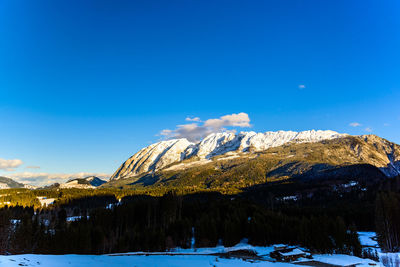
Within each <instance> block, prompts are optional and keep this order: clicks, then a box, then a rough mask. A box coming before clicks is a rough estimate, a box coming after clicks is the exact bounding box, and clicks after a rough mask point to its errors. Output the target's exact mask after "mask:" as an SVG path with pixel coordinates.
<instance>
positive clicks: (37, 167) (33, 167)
mask: <svg viewBox="0 0 400 267" xmlns="http://www.w3.org/2000/svg"><path fill="white" fill-rule="evenodd" d="M25 169H35V170H37V169H40V166H26V167H25Z"/></svg>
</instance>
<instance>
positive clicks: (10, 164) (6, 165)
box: [0, 158, 23, 171]
mask: <svg viewBox="0 0 400 267" xmlns="http://www.w3.org/2000/svg"><path fill="white" fill-rule="evenodd" d="M22 164H23V162H22V160H20V159H1V158H0V170H5V171H13V170H14V168H18V167H19V166H21V165H22Z"/></svg>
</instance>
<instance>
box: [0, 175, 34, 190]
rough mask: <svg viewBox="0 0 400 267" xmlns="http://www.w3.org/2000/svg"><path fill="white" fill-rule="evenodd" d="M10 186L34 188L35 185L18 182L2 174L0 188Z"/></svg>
mask: <svg viewBox="0 0 400 267" xmlns="http://www.w3.org/2000/svg"><path fill="white" fill-rule="evenodd" d="M9 188H28V189H33V188H35V187H34V186H31V185H26V184H22V183H18V182H16V181H14V180H13V179H11V178H7V177H2V176H0V189H9Z"/></svg>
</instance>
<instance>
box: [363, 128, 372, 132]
mask: <svg viewBox="0 0 400 267" xmlns="http://www.w3.org/2000/svg"><path fill="white" fill-rule="evenodd" d="M364 130H365V131H366V132H369V133H371V132H372V131H373V129H372V128H371V127H367V128H365V129H364Z"/></svg>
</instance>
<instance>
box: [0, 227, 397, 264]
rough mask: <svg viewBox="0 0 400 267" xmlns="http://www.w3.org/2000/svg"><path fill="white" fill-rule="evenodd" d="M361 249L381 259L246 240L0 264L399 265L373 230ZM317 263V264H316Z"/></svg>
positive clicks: (15, 258) (363, 235)
mask: <svg viewBox="0 0 400 267" xmlns="http://www.w3.org/2000/svg"><path fill="white" fill-rule="evenodd" d="M359 238H360V242H361V244H362V245H363V247H364V249H373V250H374V251H375V250H376V251H377V254H378V256H379V260H380V262H375V261H373V260H370V259H361V258H358V257H354V256H349V255H341V254H333V255H328V254H314V255H313V259H312V260H310V259H302V258H300V259H299V260H298V261H296V262H292V263H282V262H274V260H273V259H272V258H270V256H269V254H270V252H272V251H273V250H274V248H273V246H268V247H255V246H251V245H248V244H246V243H240V244H237V245H236V246H234V247H223V246H218V247H212V248H199V249H179V248H178V249H175V250H173V251H169V252H152V253H148V252H132V253H119V254H109V255H37V254H23V255H9V256H2V255H0V266H1V267H14V266H15V267H19V266H41V267H67V266H68V267H72V266H73V267H88V266H96V267H118V266H132V267H133V266H146V267H150V266H174V267H175V266H176V267H179V266H182V267H184V266H185V267H186V266H190V267H197V266H251V267H257V266H275V267H281V266H282V267H284V266H327V265H324V264H329V266H350V265H351V266H357V267H361V266H400V265H399V263H400V253H381V251H380V249H379V246H378V243H377V242H376V238H375V233H374V232H359ZM239 250H241V251H254V252H255V254H256V255H257V256H254V257H252V256H251V255H250V256H248V257H246V256H237V255H236V256H235V257H232V255H230V256H231V257H230V258H227V256H228V253H229V252H232V251H239ZM316 263H318V264H316Z"/></svg>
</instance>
